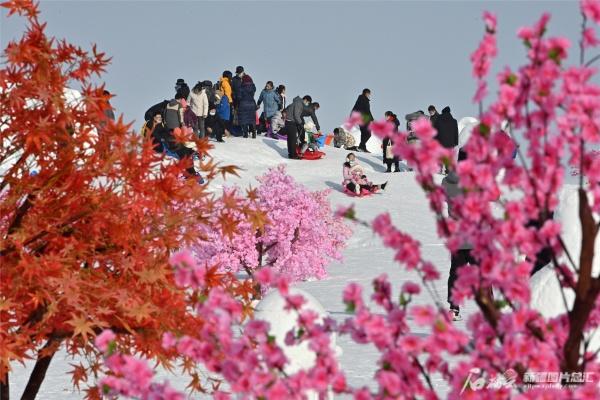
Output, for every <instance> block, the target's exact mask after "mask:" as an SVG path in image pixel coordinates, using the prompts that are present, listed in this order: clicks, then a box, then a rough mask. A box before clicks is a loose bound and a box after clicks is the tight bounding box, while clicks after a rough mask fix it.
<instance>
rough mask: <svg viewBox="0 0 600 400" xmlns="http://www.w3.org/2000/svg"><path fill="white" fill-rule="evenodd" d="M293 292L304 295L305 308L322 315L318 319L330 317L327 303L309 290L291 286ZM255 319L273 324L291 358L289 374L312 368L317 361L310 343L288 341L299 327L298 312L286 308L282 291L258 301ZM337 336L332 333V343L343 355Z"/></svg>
mask: <svg viewBox="0 0 600 400" xmlns="http://www.w3.org/2000/svg"><path fill="white" fill-rule="evenodd" d="M290 294H293V295H301V296H302V297H304V299H305V300H306V302H305V303H304V305H303V307H302V308H303V310H311V311H314V312H316V313H317V315H318V316H319V319H318V321H319V322H322V321H323V319H324V318H326V317H328V313H327V311H326V310H325V308H324V307H323V305H322V304H321V303H320V302H319V301H318V300H317V299H316V298H314V297H313V296H312V295H311V294H309V293H308V292H306V291H304V290H302V289H298V288H290ZM254 317H255V319H257V320H262V321H266V322H268V323H269V325H270V326H271V329H270V334H271V335H273V336H275V342H276V343H277V345H278V346H279V347H281V349H282V350H283V352H284V353H285V356H286V357H287V358H288V360H289V364H288V365H287V366H286V368H285V372H286V373H288V374H293V373H296V372H298V371H300V370H303V369H308V368H311V367H313V366H314V364H315V358H316V357H315V353H314V352H313V351H312V350H310V349H309V348H308V343H307V342H303V343H300V344H299V345H294V346H288V345H286V344H285V336H286V334H287V333H288V332H289V331H290V330H292V329H297V328H298V314H297V313H296V312H295V311H293V310H286V309H285V299H284V298H283V296H281V294H280V293H279V291H276V290H274V291H271V292H270V293H269V294H267V295H266V296H265V297H264V298H263V299H262V300H261V301H260V302H259V303H258V304H257V305H256V312H255V314H254ZM335 342H336V336H335V335H331V347H332V349H333V350H334V351H335V352H336V355H338V356H339V355H341V353H342V349H341V348H339V347H338V346H336V343H335Z"/></svg>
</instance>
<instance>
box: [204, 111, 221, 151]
mask: <svg viewBox="0 0 600 400" xmlns="http://www.w3.org/2000/svg"><path fill="white" fill-rule="evenodd" d="M206 130H207V132H208V134H209V135H213V136H214V137H215V139H217V142H221V143H222V142H224V140H223V132H225V121H223V119H221V118H220V117H219V116H218V115H217V109H216V106H215V105H212V106H210V109H209V110H208V117H206Z"/></svg>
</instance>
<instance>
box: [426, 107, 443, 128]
mask: <svg viewBox="0 0 600 400" xmlns="http://www.w3.org/2000/svg"><path fill="white" fill-rule="evenodd" d="M427 112H429V121H431V126H435V121H437V119H438V117H439V116H440V114H439V113H438V112H437V110H436V109H435V106H434V105H431V106H429V107H428V108H427Z"/></svg>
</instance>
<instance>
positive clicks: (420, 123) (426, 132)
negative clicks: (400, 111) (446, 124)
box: [411, 117, 437, 140]
mask: <svg viewBox="0 0 600 400" xmlns="http://www.w3.org/2000/svg"><path fill="white" fill-rule="evenodd" d="M411 126H412V128H413V131H414V133H415V135H417V137H418V138H419V139H421V140H425V139H433V138H434V137H435V135H437V132H436V130H435V129H433V127H432V126H431V121H429V120H428V119H427V118H425V117H421V118H419V119H418V120H416V121H413V122H412V123H411Z"/></svg>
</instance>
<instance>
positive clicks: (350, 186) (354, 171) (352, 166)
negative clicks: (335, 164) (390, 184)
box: [342, 153, 387, 195]
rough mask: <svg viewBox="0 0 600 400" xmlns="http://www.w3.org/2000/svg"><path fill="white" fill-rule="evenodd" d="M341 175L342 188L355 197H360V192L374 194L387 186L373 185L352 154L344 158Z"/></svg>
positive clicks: (383, 184)
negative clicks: (364, 191) (342, 178)
mask: <svg viewBox="0 0 600 400" xmlns="http://www.w3.org/2000/svg"><path fill="white" fill-rule="evenodd" d="M342 173H343V176H344V182H343V185H344V188H345V189H347V190H348V191H350V192H353V193H356V194H357V195H360V193H361V191H362V190H366V191H369V192H375V191H377V190H379V189H381V190H385V187H386V186H387V182H385V183H382V184H380V185H374V184H373V182H371V181H370V180H369V179H368V178H367V176H366V175H365V173H364V170H363V168H362V166H361V165H360V164H358V163H357V162H356V156H355V155H354V153H348V155H347V156H346V162H345V163H344V168H343V171H342Z"/></svg>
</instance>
